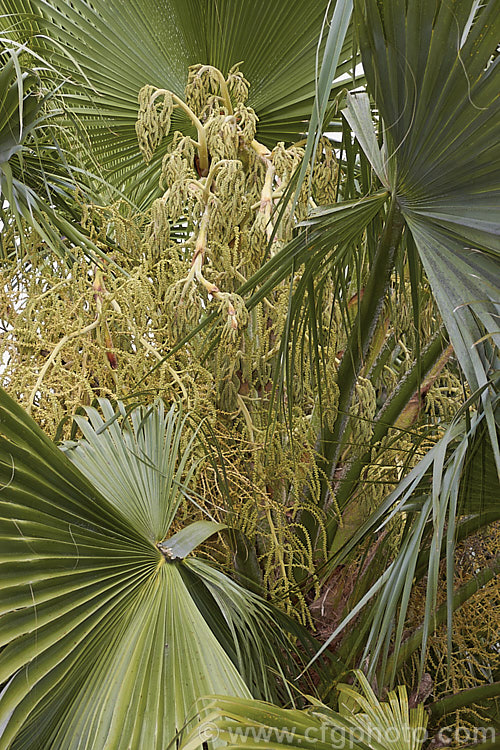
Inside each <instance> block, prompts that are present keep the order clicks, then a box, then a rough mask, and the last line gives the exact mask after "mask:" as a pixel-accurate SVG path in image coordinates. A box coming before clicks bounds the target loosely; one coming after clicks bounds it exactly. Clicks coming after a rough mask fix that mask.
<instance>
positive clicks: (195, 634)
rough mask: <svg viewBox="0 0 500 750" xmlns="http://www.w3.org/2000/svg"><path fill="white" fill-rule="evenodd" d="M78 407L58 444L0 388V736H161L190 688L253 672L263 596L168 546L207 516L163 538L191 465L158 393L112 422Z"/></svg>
mask: <svg viewBox="0 0 500 750" xmlns="http://www.w3.org/2000/svg"><path fill="white" fill-rule="evenodd" d="M101 405H102V408H103V412H104V418H105V420H107V421H108V422H109V421H111V420H112V415H113V409H112V407H111V405H110V404H109V403H108V402H102V404H101ZM90 419H91V423H92V424H91V425H90V424H87V423H86V422H85V421H84V420H82V421H81V426H82V428H83V430H84V432H85V435H86V438H87V442H82V443H80V444H79V445H77V446H76V447H73V449H71V446H66V455H65V454H64V453H63V452H61V451H60V450H58V449H57V448H56V447H55V445H54V444H53V443H51V441H50V440H48V438H47V437H46V436H45V435H44V434H43V433H42V432H41V430H40V429H39V428H38V427H37V426H36V425H35V423H34V422H33V421H32V420H31V419H30V418H29V417H28V416H27V415H26V414H25V412H24V411H23V410H22V409H21V408H20V407H19V406H17V405H16V404H15V403H14V402H13V401H11V399H10V398H9V397H8V396H7V395H6V394H5V393H4V392H1V393H0V423H1V436H0V481H1V486H2V492H1V493H0V504H1V508H2V513H1V517H2V521H1V537H2V539H1V546H0V549H1V555H0V566H1V569H2V570H1V581H2V584H1V585H2V597H1V602H2V604H1V614H2V617H1V619H0V643H1V645H2V646H3V650H2V652H1V654H0V682H1V683H3V684H5V685H6V687H5V688H4V690H3V692H2V694H1V696H0V727H1V732H0V748H16V749H21V748H32V747H33V737H34V736H36V738H37V747H40V748H45V747H46V748H49V747H57V748H60V749H61V750H63V748H68V749H69V748H76V747H82V746H85V747H86V748H87V750H91V748H95V750H102V748H104V747H106V748H109V749H110V750H112V749H113V748H144V747H147V748H157V750H160V749H161V750H164V748H165V747H167V745H168V744H169V743H170V742H171V740H172V739H173V738H174V737H175V734H176V732H177V731H178V730H180V729H181V728H182V727H184V726H185V725H189V721H190V718H192V715H193V714H192V713H190V712H191V709H192V706H193V703H194V702H195V700H196V699H197V698H198V697H199V696H201V695H205V694H208V693H214V692H218V693H224V694H228V695H233V696H243V697H250V690H249V688H248V687H247V684H248V685H251V686H252V691H253V692H254V693H256V694H259V689H258V687H259V686H262V685H263V684H264V683H265V677H264V675H263V672H262V671H259V670H260V665H261V664H262V655H261V645H260V644H259V643H258V638H259V635H258V633H259V620H262V619H263V617H267V618H269V615H268V613H267V610H266V608H265V605H263V604H261V603H260V600H258V598H257V597H255V596H253V595H252V594H249V593H248V592H244V591H243V590H242V589H241V588H240V587H239V586H238V585H236V584H235V583H233V582H232V581H230V580H228V579H227V578H226V577H225V576H224V575H223V574H222V573H220V572H219V571H217V570H215V569H213V568H212V567H211V566H209V565H208V564H207V563H206V562H204V561H203V560H201V559H196V558H193V557H190V558H188V559H182V558H183V557H184V555H186V554H188V553H189V552H190V551H191V550H192V549H193V547H194V546H195V545H196V544H197V543H199V542H200V541H202V540H203V539H205V538H207V537H208V536H209V535H211V534H213V533H214V532H215V531H217V530H219V529H220V528H221V526H220V525H219V524H212V523H210V522H208V521H205V522H200V524H201V526H200V525H198V524H196V523H195V524H193V525H192V526H191V527H187V528H186V529H184V530H182V531H181V532H179V533H178V534H176V535H174V536H173V537H172V538H171V540H167V541H166V542H164V539H165V536H166V535H167V534H168V532H169V528H170V526H171V523H172V519H173V517H174V514H175V510H176V509H177V507H178V505H179V502H180V501H181V498H182V495H183V494H185V493H186V480H189V476H190V474H191V473H192V471H193V463H192V462H193V458H192V455H191V447H192V442H191V443H190V444H188V445H187V446H184V448H182V449H180V444H181V443H180V441H181V433H182V430H183V427H184V422H183V421H182V420H181V419H180V417H179V416H178V415H177V414H176V413H175V412H174V411H173V410H171V411H170V412H168V413H165V411H164V410H163V408H162V407H161V406H160V407H158V408H154V409H152V410H151V411H149V412H146V411H144V410H138V411H135V412H133V414H132V422H131V424H127V420H125V421H124V425H123V427H121V426H120V425H119V423H118V421H114V422H112V424H111V425H109V427H108V428H104V422H103V420H102V419H101V417H99V415H98V414H97V412H96V411H95V410H94V411H92V410H90ZM68 456H69V457H70V458H71V459H72V460H69V458H68ZM77 467H79V468H80V469H81V470H82V471H80V470H79V468H77ZM161 542H164V544H163V550H161V549H159V547H158V546H156V545H157V544H158V543H161ZM179 558H180V559H179ZM245 678H246V682H245ZM261 694H265V690H264V693H261Z"/></svg>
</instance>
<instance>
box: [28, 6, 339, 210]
mask: <svg viewBox="0 0 500 750" xmlns="http://www.w3.org/2000/svg"><path fill="white" fill-rule="evenodd" d="M34 5H35V6H36V7H37V9H38V11H39V13H40V14H41V16H43V19H42V18H39V20H38V23H39V24H40V28H41V30H42V31H43V32H44V33H46V34H48V35H49V36H50V38H51V39H53V40H56V42H57V44H58V46H54V48H53V53H52V56H51V60H52V62H53V63H54V64H56V65H57V67H59V68H60V69H62V70H65V71H67V72H68V74H69V75H71V77H72V78H73V80H74V81H75V82H77V83H79V84H83V88H82V87H80V86H76V87H75V88H74V92H73V94H71V95H69V94H68V95H67V97H66V105H67V107H68V108H69V109H70V110H71V111H72V112H73V113H74V115H75V116H77V117H78V118H79V119H80V121H81V122H82V123H83V125H84V126H85V127H86V129H87V130H88V132H89V134H90V137H91V141H92V149H93V152H94V154H95V156H96V158H97V160H98V161H100V163H101V165H102V167H103V176H104V177H105V178H106V179H107V180H109V181H110V182H111V183H112V184H114V185H115V186H120V188H121V187H122V186H126V187H127V191H128V194H129V195H130V196H135V198H136V201H137V202H138V203H141V202H144V201H145V202H148V201H149V200H150V199H151V197H152V196H153V195H154V194H155V193H156V186H157V175H158V170H159V164H160V162H161V158H162V154H163V153H164V147H163V148H162V149H160V150H159V152H158V153H157V154H156V156H155V158H154V159H153V161H152V163H151V164H150V165H149V166H145V165H144V164H143V162H142V157H141V156H140V154H139V151H138V148H137V139H136V134H135V122H136V119H137V109H138V105H137V95H138V92H139V90H140V89H141V88H142V87H143V86H144V85H146V84H151V85H153V86H157V87H163V88H167V89H169V90H171V91H173V92H174V93H176V94H177V95H182V94H183V92H184V86H185V83H186V78H187V71H188V67H189V66H190V65H194V64H196V63H202V64H210V65H214V66H215V67H217V68H218V69H220V70H221V71H222V72H224V73H225V74H227V72H228V70H229V68H231V66H233V65H235V64H236V63H239V62H240V61H243V62H242V64H241V69H242V71H243V72H244V74H245V76H246V78H247V79H248V80H249V81H250V84H251V88H250V99H249V105H250V106H252V107H253V108H254V109H255V111H256V112H257V114H258V116H259V118H260V121H259V125H258V131H257V137H258V139H259V140H261V141H262V142H263V143H265V144H266V145H269V146H272V145H274V144H275V143H276V142H278V141H282V140H285V141H295V140H298V139H299V138H302V137H303V136H304V133H305V130H306V126H307V121H308V120H309V118H310V114H311V109H312V103H313V101H314V97H315V91H316V75H317V70H316V67H317V66H316V54H317V44H318V38H319V35H320V31H321V28H322V24H323V21H324V17H325V12H326V10H327V7H328V5H329V4H328V2H327V0H321V1H320V2H316V3H313V4H312V5H304V3H301V2H298V0H293V1H292V2H290V0H286V2H285V1H284V0H280V2H278V3H276V2H274V3H272V4H271V3H268V2H266V0H258V2H248V1H246V0H245V2H239V0H223V2H214V0H210V2H204V0H189V2H186V1H185V0H163V2H161V3H158V2H154V0H147V1H146V2H141V3H137V2H130V3H127V4H126V5H124V4H123V3H120V2H117V1H115V0H110V1H109V0H100V1H99V2H95V3H92V4H89V3H87V2H85V1H84V0H76V1H75V2H71V3H70V2H64V3H62V4H61V3H58V2H52V0H34ZM344 32H345V29H344ZM340 42H341V43H340V49H338V50H337V53H336V54H337V59H338V62H339V65H338V66H337V75H341V74H342V73H343V72H347V71H349V70H350V69H351V68H352V33H351V32H350V31H347V33H346V34H345V37H344V36H342V37H340ZM325 43H326V39H325V41H324V42H323V44H322V49H323V48H324V46H325ZM59 45H61V46H59ZM61 49H64V54H63V53H62V52H61ZM69 58H71V59H72V60H73V64H72V65H71V64H69V63H68V59H69ZM330 84H331V81H330V82H329V86H330ZM343 85H345V84H343V83H339V84H338V86H337V87H336V88H338V89H340V88H341V87H342V86H343ZM186 126H188V123H187V122H186V120H185V119H183V118H182V116H181V115H178V114H177V113H176V114H175V117H174V120H173V127H172V132H173V131H174V130H175V129H182V128H184V129H185V128H186Z"/></svg>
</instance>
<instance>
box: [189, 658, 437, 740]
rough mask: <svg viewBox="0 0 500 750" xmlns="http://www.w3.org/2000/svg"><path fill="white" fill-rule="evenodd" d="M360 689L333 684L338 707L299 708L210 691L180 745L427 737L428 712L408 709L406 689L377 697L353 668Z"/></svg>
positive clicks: (421, 706)
mask: <svg viewBox="0 0 500 750" xmlns="http://www.w3.org/2000/svg"><path fill="white" fill-rule="evenodd" d="M355 675H356V677H357V679H358V680H359V683H360V686H361V690H357V689H355V688H353V687H352V686H350V685H343V684H339V685H338V686H337V688H338V690H339V692H340V696H339V710H338V711H333V710H332V709H331V708H329V707H328V706H325V705H324V704H323V703H320V701H317V700H314V701H312V705H311V706H310V707H309V708H308V709H306V710H303V711H298V710H290V709H283V708H278V707H276V706H272V705H270V704H269V703H264V702H261V701H249V700H246V699H241V698H240V699H234V698H227V697H222V696H214V698H213V699H211V700H210V701H206V702H205V706H204V707H205V710H206V712H207V714H208V716H206V718H205V719H204V721H203V723H202V724H201V726H200V727H199V728H198V729H197V730H196V731H194V732H192V733H191V734H190V735H188V736H187V737H186V739H185V741H184V743H183V744H182V750H195V748H197V747H198V746H200V745H201V743H202V741H203V739H204V738H207V737H211V738H214V737H216V738H218V739H219V740H223V741H224V742H225V743H227V745H226V746H227V747H228V749H229V750H231V748H241V747H247V748H251V750H254V748H259V747H262V746H264V747H266V748H280V747H282V746H283V745H284V744H286V746H287V747H292V748H301V747H304V746H306V747H307V746H308V745H310V744H313V745H314V747H317V748H319V749H320V750H327V749H328V748H332V747H350V748H356V749H358V748H360V749H363V750H368V749H371V750H385V749H386V748H389V747H397V748H399V750H418V748H420V747H421V746H422V743H423V741H424V739H425V738H426V731H425V728H426V725H427V716H426V715H425V713H424V709H423V705H421V704H420V705H419V706H417V708H410V706H409V703H408V695H407V692H406V688H405V687H403V686H401V687H399V688H398V690H397V691H394V692H390V693H389V694H388V695H387V701H383V702H381V701H379V700H378V698H377V696H376V695H375V693H374V692H373V690H372V688H371V686H370V684H369V682H368V680H367V679H366V677H365V675H364V674H363V673H362V672H360V671H355Z"/></svg>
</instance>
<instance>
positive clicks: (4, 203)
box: [0, 40, 104, 260]
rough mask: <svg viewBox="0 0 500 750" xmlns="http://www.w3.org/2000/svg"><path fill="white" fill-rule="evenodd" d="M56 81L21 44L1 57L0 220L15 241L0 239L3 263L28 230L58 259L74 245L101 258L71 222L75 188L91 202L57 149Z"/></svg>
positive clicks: (84, 180) (80, 175)
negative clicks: (13, 231) (11, 229)
mask: <svg viewBox="0 0 500 750" xmlns="http://www.w3.org/2000/svg"><path fill="white" fill-rule="evenodd" d="M1 41H5V40H0V43H1ZM27 61H29V62H30V64H31V65H33V64H36V67H27ZM55 78H57V76H56V74H55V72H54V71H50V75H48V68H47V64H45V63H44V61H43V60H42V59H40V58H39V57H38V56H35V57H33V56H32V55H31V54H30V53H28V52H26V50H25V49H24V48H23V47H22V46H19V45H18V46H16V47H15V48H13V49H3V50H2V52H1V53H0V92H1V93H0V220H1V221H2V222H3V224H4V226H5V227H8V226H11V225H15V226H16V227H17V233H16V237H17V238H18V240H19V245H17V244H16V242H11V243H10V244H9V245H7V243H5V245H4V244H3V243H2V242H1V241H0V256H1V257H2V258H3V259H6V258H11V257H12V256H13V255H14V254H16V255H21V254H22V251H23V249H24V239H25V232H26V230H27V229H29V228H31V229H34V230H35V232H36V233H37V235H38V236H39V237H40V238H41V239H42V240H43V241H44V242H45V243H46V245H47V247H48V248H51V249H52V250H53V251H54V252H56V253H57V254H58V255H59V256H60V257H64V258H71V257H72V248H73V247H74V246H75V245H76V246H79V247H81V248H82V249H83V250H84V251H85V252H86V253H87V254H88V255H89V256H90V257H91V258H92V259H93V260H98V259H99V257H101V256H103V255H104V253H103V251H102V249H101V248H99V247H98V246H97V245H96V244H95V243H94V242H93V241H92V240H91V239H90V238H89V237H88V236H86V235H85V234H84V233H83V232H82V231H80V230H79V229H78V226H77V224H76V222H75V216H77V215H78V213H77V209H76V205H77V204H76V201H75V197H74V195H75V192H76V191H77V190H79V191H80V194H81V195H82V196H86V197H87V199H89V200H90V195H91V191H90V188H89V179H88V177H89V176H88V175H86V174H84V172H83V171H82V169H81V168H78V166H77V164H76V163H75V161H74V160H73V159H72V157H71V155H70V153H69V151H68V150H65V149H64V147H63V146H61V143H60V141H64V140H65V134H64V131H63V129H62V128H61V127H60V126H54V125H53V124H52V119H53V118H55V117H57V115H60V114H61V111H60V108H58V106H57V104H56V103H55V96H56V94H57V90H58V88H59V87H60V85H61V82H60V81H59V82H56V81H55ZM49 122H50V124H49ZM79 210H80V207H79V208H78V211H79Z"/></svg>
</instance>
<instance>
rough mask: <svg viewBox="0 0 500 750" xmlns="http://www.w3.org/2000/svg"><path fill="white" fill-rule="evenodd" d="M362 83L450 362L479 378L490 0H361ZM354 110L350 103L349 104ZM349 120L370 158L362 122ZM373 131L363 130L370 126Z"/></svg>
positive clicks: (484, 300) (491, 252)
mask: <svg viewBox="0 0 500 750" xmlns="http://www.w3.org/2000/svg"><path fill="white" fill-rule="evenodd" d="M356 19H357V23H358V26H359V30H360V46H361V53H362V59H363V66H364V69H365V73H366V78H367V83H368V88H369V91H370V93H371V94H372V96H373V98H374V100H375V103H376V105H377V107H378V110H379V112H380V116H381V118H382V119H383V124H384V141H385V143H384V149H383V159H384V162H385V163H384V165H383V167H384V172H385V175H386V179H387V180H388V181H389V182H390V186H391V189H392V190H393V191H394V192H395V194H396V195H397V199H398V203H399V205H400V207H401V210H402V212H403V215H404V217H405V219H406V221H407V223H408V226H409V227H410V230H411V232H412V234H413V237H414V240H415V243H416V246H417V249H418V251H419V254H420V258H421V260H422V263H423V265H424V268H425V272H426V274H427V276H428V278H429V281H430V283H431V286H432V290H433V293H434V295H435V297H436V301H437V303H438V305H439V308H440V311H441V314H442V316H443V319H444V321H445V324H446V326H447V329H448V331H449V334H450V337H451V340H452V343H453V346H454V348H455V351H456V354H457V356H458V358H459V360H460V364H461V366H462V368H463V369H464V372H465V374H466V376H467V378H468V380H469V383H470V385H471V388H472V389H473V390H476V389H477V388H480V387H482V386H484V384H485V383H486V381H487V371H488V368H489V362H488V356H487V353H486V352H485V350H484V348H483V347H482V346H481V345H479V346H478V345H477V343H478V341H479V340H480V339H481V338H482V336H483V334H484V332H485V331H486V333H487V334H488V335H489V336H490V337H491V339H492V340H493V341H494V342H495V343H496V345H497V346H498V343H499V342H500V334H499V333H498V322H497V315H498V313H499V311H500V308H499V306H498V302H499V298H500V288H499V285H498V269H499V258H500V242H499V234H500V224H499V222H498V210H497V207H498V202H499V199H500V167H499V164H500V142H499V140H498V132H497V131H498V112H499V107H500V97H499V94H498V92H499V90H500V86H499V82H500V78H499V63H500V60H499V58H498V57H497V58H496V59H494V60H492V59H491V56H492V54H493V52H494V50H495V45H496V43H497V40H498V35H499V33H500V19H499V16H498V7H497V4H496V3H495V2H492V1H490V2H486V3H484V4H483V5H481V6H478V5H477V3H474V2H471V1H470V0H460V2H457V3H453V5H450V4H449V3H439V4H438V6H437V7H436V4H435V3H434V2H430V1H427V0H426V1H425V2H421V3H408V4H406V3H401V2H397V1H396V0H394V2H387V3H384V4H383V6H382V5H378V4H377V3H376V2H375V0H360V2H358V3H357V5H356ZM358 111H359V109H358ZM350 114H351V116H350V117H349V121H350V123H351V125H352V126H353V128H354V131H355V133H356V135H357V137H358V139H359V140H360V143H361V144H362V146H363V148H364V149H365V151H366V153H367V156H368V158H371V161H372V165H373V166H374V168H375V170H376V171H377V172H378V173H379V177H380V179H382V180H383V181H384V174H380V171H381V167H380V161H381V157H380V156H375V155H374V152H373V149H370V148H367V138H368V136H367V129H368V127H369V126H368V125H367V124H366V120H365V125H364V127H362V126H361V124H360V123H359V122H358V123H357V124H356V123H355V122H354V117H353V110H352V108H351V112H350ZM371 141H372V143H373V136H371Z"/></svg>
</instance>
